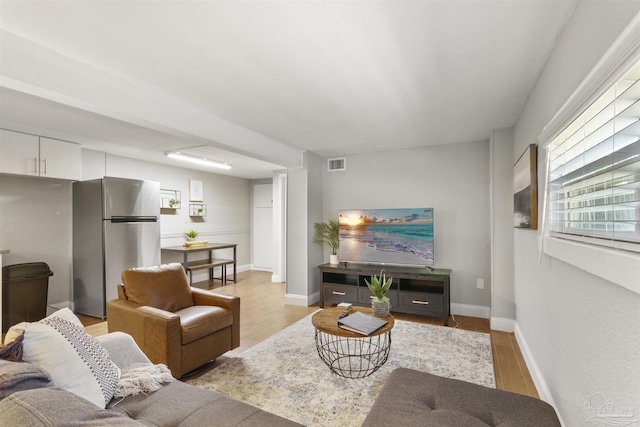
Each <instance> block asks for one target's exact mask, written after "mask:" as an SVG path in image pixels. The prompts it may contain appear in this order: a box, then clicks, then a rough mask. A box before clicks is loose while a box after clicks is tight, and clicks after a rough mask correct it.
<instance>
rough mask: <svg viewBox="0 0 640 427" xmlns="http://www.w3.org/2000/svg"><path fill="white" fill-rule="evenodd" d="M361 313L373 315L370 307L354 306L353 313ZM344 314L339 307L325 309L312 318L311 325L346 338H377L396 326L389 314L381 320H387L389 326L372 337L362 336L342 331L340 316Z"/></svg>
mask: <svg viewBox="0 0 640 427" xmlns="http://www.w3.org/2000/svg"><path fill="white" fill-rule="evenodd" d="M355 311H359V312H362V313H364V314H368V315H370V316H371V315H372V312H373V311H372V310H371V308H370V307H356V306H353V307H352V308H351V313H353V312H355ZM342 313H344V309H342V308H338V307H331V308H325V309H323V310H320V311H318V312H316V314H314V315H313V317H312V318H311V323H313V326H314V327H315V328H316V329H318V330H319V331H322V332H324V333H327V334H331V335H336V336H339V337H345V338H367V337H375V336H376V335H380V334H384V333H385V332H388V331H390V330H391V329H392V328H393V325H394V319H393V315H391V314H389V316H387V317H381V318H380V319H382V320H386V321H387V324H386V325H384V326H383V327H382V328H380V329H378V330H377V331H375V332H374V333H372V334H371V335H362V334H358V333H356V332H351V331H347V330H346V329H342V328H341V327H339V326H338V318H339V317H340V315H341V314H342Z"/></svg>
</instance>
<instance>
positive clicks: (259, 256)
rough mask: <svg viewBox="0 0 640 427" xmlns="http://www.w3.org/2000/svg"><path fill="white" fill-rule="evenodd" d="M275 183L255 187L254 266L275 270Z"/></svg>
mask: <svg viewBox="0 0 640 427" xmlns="http://www.w3.org/2000/svg"><path fill="white" fill-rule="evenodd" d="M273 250H274V248H273V185H272V184H259V185H254V187H253V266H254V268H255V269H256V270H267V271H272V270H273Z"/></svg>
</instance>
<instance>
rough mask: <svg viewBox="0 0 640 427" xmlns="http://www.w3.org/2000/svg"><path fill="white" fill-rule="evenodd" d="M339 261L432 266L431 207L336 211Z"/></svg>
mask: <svg viewBox="0 0 640 427" xmlns="http://www.w3.org/2000/svg"><path fill="white" fill-rule="evenodd" d="M338 214H339V216H338V220H339V224H340V249H339V258H340V261H341V262H354V263H365V264H392V265H408V266H417V267H427V268H429V267H433V266H434V244H433V208H419V209H413V208H405V209H352V210H341V211H339V212H338Z"/></svg>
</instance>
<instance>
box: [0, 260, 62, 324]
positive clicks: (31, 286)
mask: <svg viewBox="0 0 640 427" xmlns="http://www.w3.org/2000/svg"><path fill="white" fill-rule="evenodd" d="M50 276H53V272H52V271H51V270H50V269H49V266H48V265H47V264H46V263H44V262H28V263H24V264H13V265H6V266H4V267H2V333H5V332H7V330H8V329H9V328H10V327H11V326H13V325H15V324H16V323H20V322H35V321H38V320H40V319H42V318H44V317H46V315H47V292H48V291H49V277H50Z"/></svg>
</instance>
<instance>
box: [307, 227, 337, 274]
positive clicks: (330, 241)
mask: <svg viewBox="0 0 640 427" xmlns="http://www.w3.org/2000/svg"><path fill="white" fill-rule="evenodd" d="M313 233H314V234H313V241H314V242H316V243H326V244H327V245H329V247H330V248H331V257H330V258H329V263H330V264H338V248H339V247H340V224H339V223H338V221H334V220H331V221H329V222H328V223H327V222H316V223H315V224H313Z"/></svg>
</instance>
